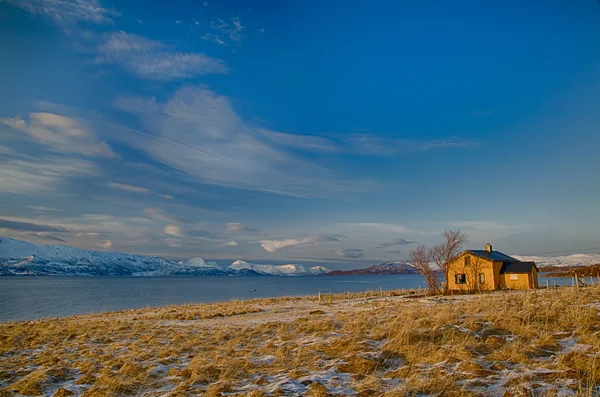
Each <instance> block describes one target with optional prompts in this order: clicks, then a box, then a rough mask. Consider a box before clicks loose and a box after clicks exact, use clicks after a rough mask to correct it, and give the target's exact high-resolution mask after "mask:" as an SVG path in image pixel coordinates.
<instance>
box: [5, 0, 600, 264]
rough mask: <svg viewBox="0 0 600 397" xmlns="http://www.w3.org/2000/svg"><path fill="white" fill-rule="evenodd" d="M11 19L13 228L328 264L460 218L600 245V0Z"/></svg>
mask: <svg viewBox="0 0 600 397" xmlns="http://www.w3.org/2000/svg"><path fill="white" fill-rule="evenodd" d="M390 3H394V4H390ZM0 35H1V38H2V39H1V40H0V53H1V54H2V62H0V87H2V89H1V90H0V235H5V236H10V237H14V238H19V239H23V240H27V241H31V242H34V243H53V244H68V245H72V246H75V247H80V248H85V249H94V250H105V251H118V252H127V253H137V254H148V255H161V256H165V257H169V258H182V259H183V258H189V257H192V256H200V257H203V258H207V259H221V260H225V259H246V260H256V261H261V262H292V263H293V262H310V263H319V264H326V265H327V264H329V266H330V267H332V268H354V267H361V266H363V265H365V264H372V263H377V262H380V261H388V260H403V259H406V258H407V257H408V252H409V251H410V250H411V249H412V248H414V247H415V246H416V245H418V244H434V243H437V242H439V241H440V239H441V234H442V232H443V231H444V230H446V229H460V230H462V231H463V232H465V233H466V234H467V235H468V236H469V240H470V241H469V244H468V246H469V247H470V248H482V247H483V244H484V243H485V242H491V243H492V244H493V245H494V248H495V249H498V250H501V251H503V252H505V253H508V254H520V255H529V254H540V253H542V254H543V253H547V252H558V251H573V252H577V251H578V250H583V251H586V252H589V251H590V248H596V247H600V242H598V235H600V210H599V204H598V203H600V176H599V172H600V156H599V149H600V111H599V109H598V108H599V106H600V2H598V1H594V0H570V1H543V2H542V1H531V2H526V3H524V2H522V1H502V2H500V1H483V2H482V1H462V0H459V1H456V2H452V6H450V5H449V4H448V2H445V1H428V0H421V1H398V2H387V1H385V2H384V1H381V2H380V1H374V2H366V3H365V2H353V1H344V2H341V1H328V2H321V1H307V2H280V1H271V0H267V1H254V2H246V1H220V2H216V1H211V0H208V1H193V2H192V1H181V0H175V1H170V2H168V4H167V3H166V2H160V1H152V0H150V1H130V2H117V1H112V2H111V1H108V0H107V1H99V0H97V1H96V0H0ZM591 251H593V250H591ZM596 252H600V250H596Z"/></svg>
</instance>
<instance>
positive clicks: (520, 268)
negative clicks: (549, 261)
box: [500, 261, 537, 274]
mask: <svg viewBox="0 0 600 397" xmlns="http://www.w3.org/2000/svg"><path fill="white" fill-rule="evenodd" d="M533 269H535V270H537V267H536V266H535V263H534V262H519V261H509V262H504V263H502V267H501V268H500V274H502V273H531V272H532V270H533Z"/></svg>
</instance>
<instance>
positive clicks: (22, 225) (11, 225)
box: [0, 219, 69, 233]
mask: <svg viewBox="0 0 600 397" xmlns="http://www.w3.org/2000/svg"><path fill="white" fill-rule="evenodd" d="M0 229H11V230H17V231H26V232H58V233H61V232H68V231H69V229H67V228H64V227H61V226H51V225H43V224H38V223H30V222H18V221H11V220H8V219H0Z"/></svg>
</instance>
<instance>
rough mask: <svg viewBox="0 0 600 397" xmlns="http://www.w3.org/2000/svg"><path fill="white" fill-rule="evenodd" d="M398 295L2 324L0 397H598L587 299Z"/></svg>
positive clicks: (597, 294) (596, 326)
mask: <svg viewBox="0 0 600 397" xmlns="http://www.w3.org/2000/svg"><path fill="white" fill-rule="evenodd" d="M399 295H401V294H399V293H394V292H385V293H384V294H383V296H381V295H380V293H379V292H377V293H370V294H340V295H333V296H332V298H331V302H330V300H329V298H328V299H327V300H325V299H322V301H321V303H327V304H319V302H318V298H317V297H304V298H299V297H294V298H276V299H275V298H274V299H263V300H251V301H235V302H227V303H219V304H205V305H184V306H174V307H164V308H156V309H143V310H132V311H121V312H112V313H101V314H93V315H84V316H73V317H68V318H61V319H48V320H40V321H32V322H17V323H6V324H0V396H18V395H27V396H36V395H53V394H54V393H56V395H58V396H66V395H83V396H94V397H95V396H159V395H171V396H189V395H204V396H220V395H245V396H255V397H259V396H271V395H275V396H276V395H307V396H332V395H346V394H357V395H360V396H381V395H385V396H419V395H443V396H480V395H481V396H484V395H498V396H517V395H524V396H530V395H534V396H555V395H557V396H558V395H569V393H571V394H572V395H577V396H592V395H600V389H599V387H598V385H599V384H600V357H597V355H596V353H597V352H599V351H600V336H599V335H600V316H599V310H600V303H599V301H600V289H598V288H592V287H589V288H579V289H573V288H564V289H558V290H550V291H538V292H523V291H519V292H512V293H492V294H484V295H472V296H458V297H446V298H442V299H419V298H416V299H413V298H409V297H406V296H399ZM71 393H72V394H71Z"/></svg>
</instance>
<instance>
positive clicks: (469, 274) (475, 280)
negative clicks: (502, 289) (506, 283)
mask: <svg viewBox="0 0 600 397" xmlns="http://www.w3.org/2000/svg"><path fill="white" fill-rule="evenodd" d="M467 256H468V257H470V258H471V259H470V260H471V265H470V266H469V267H465V259H464V258H465V257H467ZM499 272H500V268H499V267H498V268H497V269H496V266H494V263H493V262H492V261H490V260H486V259H483V258H481V257H479V256H476V255H473V254H470V253H466V254H464V255H460V256H459V257H458V258H456V259H454V260H453V261H452V262H450V265H449V266H448V289H450V290H451V291H479V290H481V291H491V290H494V289H496V284H497V283H498V281H497V280H499V278H498V274H499ZM479 273H483V274H484V275H485V282H484V283H483V284H480V283H479ZM456 274H465V275H466V283H465V284H457V283H456V277H455V275H456Z"/></svg>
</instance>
